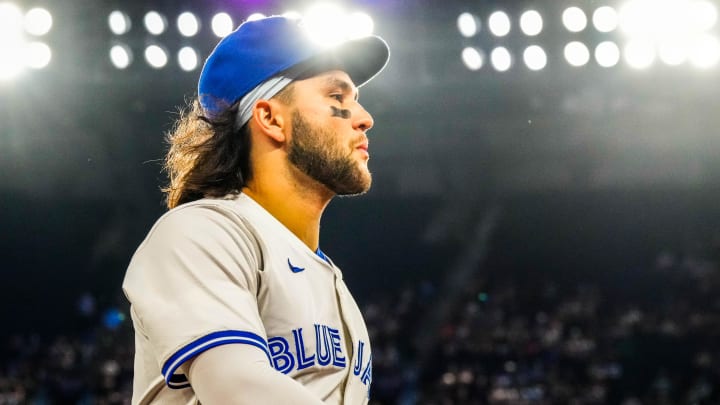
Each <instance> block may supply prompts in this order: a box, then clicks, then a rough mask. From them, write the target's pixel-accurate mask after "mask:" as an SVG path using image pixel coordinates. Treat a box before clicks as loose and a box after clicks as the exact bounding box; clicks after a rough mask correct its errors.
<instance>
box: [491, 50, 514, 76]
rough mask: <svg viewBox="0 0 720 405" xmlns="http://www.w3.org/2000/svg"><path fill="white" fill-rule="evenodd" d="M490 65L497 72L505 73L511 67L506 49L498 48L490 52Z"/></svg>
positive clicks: (510, 56) (508, 52) (510, 59)
mask: <svg viewBox="0 0 720 405" xmlns="http://www.w3.org/2000/svg"><path fill="white" fill-rule="evenodd" d="M490 63H492V65H493V67H494V68H495V70H497V71H498V72H505V71H507V70H508V69H510V67H511V66H512V55H510V51H508V50H507V48H505V47H502V46H499V47H497V48H495V49H493V50H492V52H490Z"/></svg>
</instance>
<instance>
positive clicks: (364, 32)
mask: <svg viewBox="0 0 720 405" xmlns="http://www.w3.org/2000/svg"><path fill="white" fill-rule="evenodd" d="M374 30H375V21H373V19H372V17H370V16H369V15H368V14H366V13H363V12H359V11H358V12H354V13H352V14H350V15H349V16H347V31H348V34H347V35H348V38H351V39H357V38H364V37H367V36H368V35H371V34H372V33H373V31H374Z"/></svg>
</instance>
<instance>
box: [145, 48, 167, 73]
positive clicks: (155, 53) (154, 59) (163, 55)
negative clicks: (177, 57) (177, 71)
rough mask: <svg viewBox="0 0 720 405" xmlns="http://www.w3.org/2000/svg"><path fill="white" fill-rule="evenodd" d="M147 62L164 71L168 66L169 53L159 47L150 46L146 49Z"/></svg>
mask: <svg viewBox="0 0 720 405" xmlns="http://www.w3.org/2000/svg"><path fill="white" fill-rule="evenodd" d="M145 61H147V63H148V65H150V66H151V67H153V68H155V69H162V68H163V67H165V65H167V62H168V55H167V52H166V51H165V50H164V49H163V48H162V47H160V46H159V45H150V46H148V47H147V48H145Z"/></svg>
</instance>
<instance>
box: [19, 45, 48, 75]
mask: <svg viewBox="0 0 720 405" xmlns="http://www.w3.org/2000/svg"><path fill="white" fill-rule="evenodd" d="M50 59H52V51H50V47H49V46H47V44H44V43H42V42H32V43H30V44H28V45H27V46H26V47H25V66H27V67H29V68H32V69H42V68H44V67H46V66H47V65H48V64H49V63H50Z"/></svg>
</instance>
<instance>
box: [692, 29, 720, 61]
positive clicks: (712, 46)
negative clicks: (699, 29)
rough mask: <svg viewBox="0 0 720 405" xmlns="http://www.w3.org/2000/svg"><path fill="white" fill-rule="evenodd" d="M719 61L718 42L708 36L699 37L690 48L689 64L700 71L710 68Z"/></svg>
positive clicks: (719, 43) (719, 48)
mask: <svg viewBox="0 0 720 405" xmlns="http://www.w3.org/2000/svg"><path fill="white" fill-rule="evenodd" d="M718 59H720V42H718V39H717V38H715V37H714V36H712V35H710V34H704V35H701V36H699V37H698V38H697V39H696V40H695V41H694V43H693V44H692V45H691V46H690V63H691V64H692V65H693V66H695V67H697V68H700V69H708V68H711V67H713V66H715V65H717V63H718Z"/></svg>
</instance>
